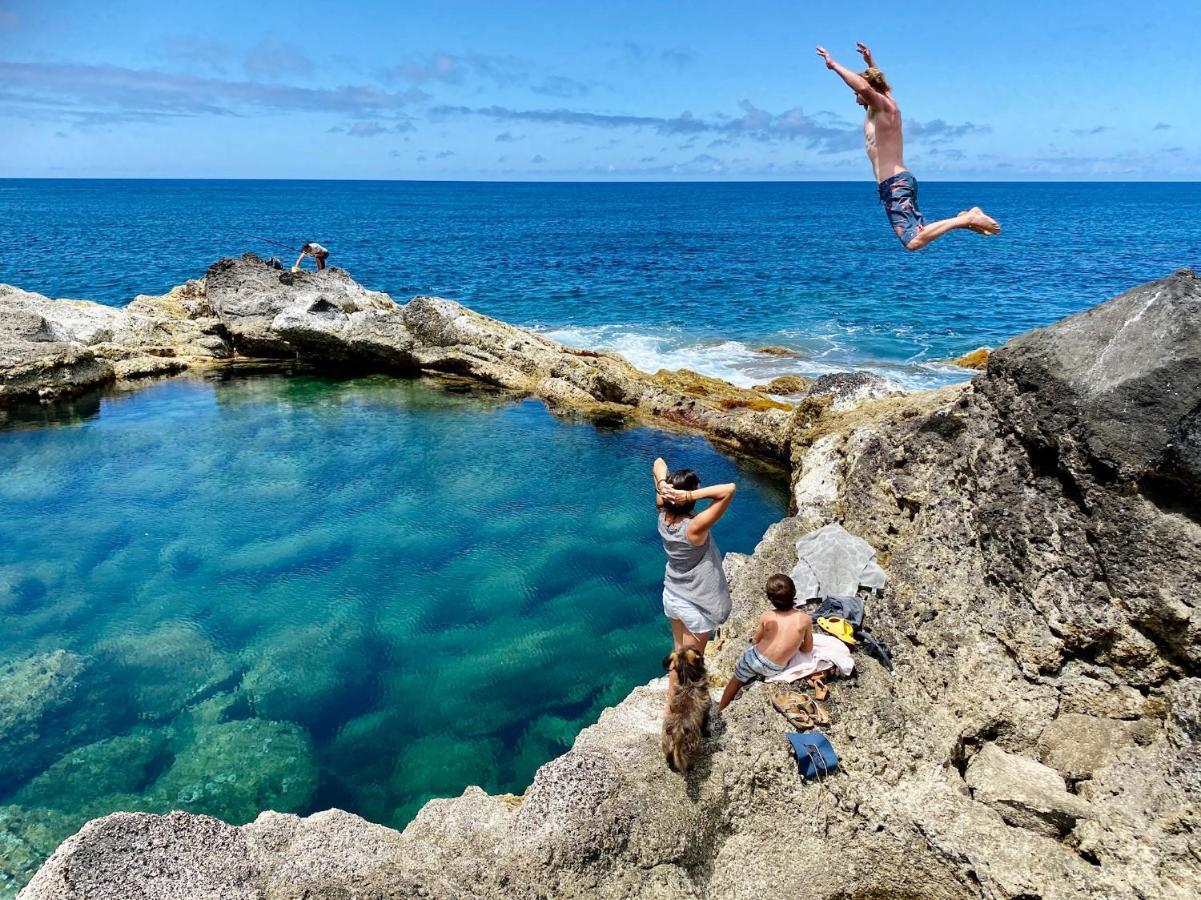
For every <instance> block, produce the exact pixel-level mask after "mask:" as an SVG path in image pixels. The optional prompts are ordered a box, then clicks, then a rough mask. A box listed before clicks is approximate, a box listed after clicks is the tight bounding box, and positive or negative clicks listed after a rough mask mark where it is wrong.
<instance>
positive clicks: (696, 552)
mask: <svg viewBox="0 0 1201 900" xmlns="http://www.w3.org/2000/svg"><path fill="white" fill-rule="evenodd" d="M651 471H652V473H653V475H654V479H655V506H656V507H657V508H658V510H659V516H658V519H659V537H660V539H661V540H662V541H663V552H664V553H666V554H667V568H666V570H665V571H664V574H663V614H664V615H665V616H667V618H668V621H670V622H671V638H672V649H673V650H682V649H684V648H685V647H692V648H693V649H695V650H696V651H697V652H698V653H700V654H702V655H703V654H704V652H705V645H706V644H707V643H709V638H710V637H711V636H712V634H713V631H714V630H715V629H716V628H717V627H718V626H719V625H721V624H722V623H723V622H725V621H726V619H728V618H729V617H730V586H729V584H727V583H726V573H725V572H724V571H723V570H722V567H721V552H720V551H719V550H718V549H717V544H716V542H715V541H714V540H713V536H712V535H711V534H710V533H709V532H710V530H711V529H712V528H713V526H714V525H716V524H717V522H718V520H720V519H721V517H722V516H723V515H725V512H726V510H727V509H729V508H730V501H732V500H733V499H734V492H735V490H737V485H734V484H713V485H710V486H709V487H704V488H703V487H701V480H700V478H699V476H697V474H696V473H695V472H693V471H692V470H691V469H679V470H678V471H676V472H672V473H670V474H669V473H668V470H667V463H666V462H664V461H663V460H662V459H656V460H655V464H654V466H653V467H652V469H651ZM698 500H712V501H713V502H712V503H710V504H709V505H708V506H707V507H706V508H705V509H703V510H701V511H700V512H699V513H695V514H694V511H695V508H696V504H697V501H698ZM675 685H676V675H675V672H674V671H673V672H669V673H668V679H667V691H668V705H669V707H670V703H671V694H672V692H673V691H674V690H675Z"/></svg>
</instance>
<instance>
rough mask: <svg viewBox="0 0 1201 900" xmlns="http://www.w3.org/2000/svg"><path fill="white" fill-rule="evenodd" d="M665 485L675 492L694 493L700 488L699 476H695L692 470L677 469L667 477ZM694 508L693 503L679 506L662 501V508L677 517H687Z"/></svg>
mask: <svg viewBox="0 0 1201 900" xmlns="http://www.w3.org/2000/svg"><path fill="white" fill-rule="evenodd" d="M667 483H668V484H670V485H671V486H672V487H673V488H675V489H676V490H677V491H695V490H696V489H697V488H699V487H700V486H701V476H699V475H697V474H696V472H694V471H692V469H677V470H676V471H674V472H672V473H671V474H670V475H668V476H667ZM695 506H696V502H695V501H694V502H692V503H679V504H676V503H668V502H667V501H666V500H664V501H663V508H664V509H666V510H667V511H668V512H670V513H672V514H674V515H677V516H686V515H688V514H689V513H690V512H692V510H693V508H694V507H695Z"/></svg>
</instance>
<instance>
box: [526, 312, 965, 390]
mask: <svg viewBox="0 0 1201 900" xmlns="http://www.w3.org/2000/svg"><path fill="white" fill-rule="evenodd" d="M543 333H544V334H546V336H547V337H549V338H552V339H554V340H556V341H560V342H562V343H564V344H567V345H568V346H571V347H582V348H587V349H591V350H607V351H612V352H615V353H620V354H621V355H622V356H624V357H625V358H626V359H627V360H628V361H629V362H630V363H631V364H632V365H634V366H637V367H638V368H639V369H642V370H643V371H646V372H656V371H658V370H659V369H691V370H692V371H694V372H700V373H701V374H702V375H711V376H713V377H715V378H723V379H725V380H726V381H729V382H730V383H731V384H736V385H739V386H740V387H751V386H752V385H756V384H763V383H765V382H767V381H770V380H771V379H773V378H775V377H777V376H779V375H805V376H808V377H810V378H816V377H820V376H822V375H828V374H830V373H832V372H847V371H851V370H865V371H869V372H876V373H877V374H880V375H883V376H885V377H886V378H891V379H892V380H893V381H896V382H897V383H898V384H900V385H901V386H902V387H904V388H905V389H906V390H923V389H927V388H933V387H940V386H942V385H947V384H954V383H956V382H960V381H966V380H967V379H968V378H970V377H971V376H972V375H973V374H974V373H973V372H971V371H970V370H968V369H962V368H960V367H958V366H954V365H951V364H950V363H947V362H941V361H935V360H928V359H921V358H912V359H909V360H906V361H904V362H891V361H887V360H880V359H872V358H870V357H868V356H866V355H864V354H863V353H862V352H859V351H857V350H856V348H855V347H854V346H853V342H852V341H851V340H848V339H847V338H848V337H849V336H850V335H851V334H852V333H853V328H847V329H844V330H843V333H842V334H838V333H834V334H829V333H827V334H822V335H809V336H807V339H806V340H805V342H804V343H805V345H806V346H798V343H799V342H796V341H790V342H789V344H788V345H786V346H788V347H789V349H791V350H793V352H794V355H791V356H777V355H773V354H768V353H761V352H759V351H757V350H756V349H755V346H758V345H755V346H752V345H749V344H745V343H742V342H741V341H715V340H709V341H706V340H697V339H696V338H695V337H690V336H688V335H686V334H684V333H682V332H681V331H680V330H679V329H675V328H670V327H668V328H663V329H660V330H659V331H657V332H654V333H650V332H647V331H646V330H640V329H638V328H635V327H634V326H629V325H593V326H575V327H565V328H551V329H545V330H544V331H543Z"/></svg>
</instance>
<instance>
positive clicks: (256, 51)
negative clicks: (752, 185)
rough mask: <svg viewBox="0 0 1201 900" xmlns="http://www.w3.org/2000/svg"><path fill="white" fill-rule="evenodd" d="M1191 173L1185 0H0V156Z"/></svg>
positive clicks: (1148, 176)
mask: <svg viewBox="0 0 1201 900" xmlns="http://www.w3.org/2000/svg"><path fill="white" fill-rule="evenodd" d="M856 39H862V40H864V41H866V42H867V43H868V44H869V45H871V47H872V49H873V50H874V51H875V54H876V58H877V62H878V63H879V64H880V66H881V67H882V68H883V69H884V70H885V72H886V73H887V74H888V76H889V78H890V80H891V81H892V83H893V87H894V92H895V95H896V97H897V99H898V100H899V102H900V104H901V108H902V110H903V112H904V114H905V117H906V120H907V122H908V135H907V140H908V145H907V146H908V152H907V161H908V163H909V166H910V168H912V169H913V170H914V171H915V172H916V173H917V175H918V177H919V178H923V179H932V180H933V179H957V178H962V179H988V180H996V179H1006V180H1009V179H1073V180H1077V179H1083V180H1161V179H1167V180H1188V181H1193V180H1196V179H1197V171H1198V167H1199V166H1201V149H1199V148H1201V117H1198V116H1197V115H1196V104H1197V98H1196V92H1197V90H1198V88H1201V75H1199V74H1198V73H1199V72H1201V64H1198V62H1197V59H1196V53H1197V48H1198V46H1199V45H1201V3H1198V2H1196V0H1188V2H1183V0H1182V2H1170V3H1169V2H1159V0H1143V2H1139V3H1126V2H1117V0H1074V2H1071V3H1067V2H1060V3H1055V2H1047V0H1043V2H1027V0H1018V2H1013V0H1010V2H1001V3H974V2H942V3H933V2H913V3H908V4H899V3H895V4H884V3H872V2H858V3H840V4H833V3H803V2H796V0H793V2H788V3H784V2H754V0H744V2H741V3H737V4H735V3H729V2H708V0H692V2H687V3H685V2H677V3H648V2H645V0H643V2H626V0H609V2H606V3H596V2H589V3H584V2H573V0H557V2H529V3H516V2H512V3H510V2H495V0H494V2H457V0H441V2H382V0H370V2H344V3H322V2H317V0H305V2H292V3H286V4H285V3H275V2H266V3H257V2H247V0H240V2H228V0H206V2H203V3H199V2H186V0H185V2H164V0H157V2H141V0H131V2H124V0H108V2H105V3H99V2H96V0H89V2H55V0H37V2H30V0H0V134H3V135H4V140H3V142H2V143H3V147H4V150H3V153H0V177H4V176H8V177H24V176H34V177H42V176H44V177H197V178H221V177H234V178H405V179H489V180H492V179H502V180H504V179H511V180H530V179H536V180H543V179H546V180H553V179H583V180H642V179H648V180H677V179H678V180H683V179H718V180H743V179H802V180H803V179H830V178H833V179H859V178H869V177H870V172H869V169H868V166H867V162H866V160H865V159H864V157H863V151H862V138H861V134H860V113H859V110H858V108H857V107H855V105H854V103H853V97H852V95H851V94H850V92H849V91H848V90H847V89H846V88H845V87H843V85H842V84H841V82H839V81H838V79H837V78H836V77H835V76H834V74H833V73H831V72H828V71H826V69H825V68H824V67H823V66H822V64H821V62H820V61H819V60H818V58H817V57H816V56H815V55H814V52H813V47H814V45H815V44H818V43H821V44H824V45H825V46H826V47H827V48H828V49H829V50H830V51H831V52H833V53H834V55H835V56H836V57H837V58H839V59H840V61H842V62H844V63H846V64H847V65H850V66H856V67H857V66H858V63H859V60H858V57H857V56H856V55H855V53H854V47H855V41H856Z"/></svg>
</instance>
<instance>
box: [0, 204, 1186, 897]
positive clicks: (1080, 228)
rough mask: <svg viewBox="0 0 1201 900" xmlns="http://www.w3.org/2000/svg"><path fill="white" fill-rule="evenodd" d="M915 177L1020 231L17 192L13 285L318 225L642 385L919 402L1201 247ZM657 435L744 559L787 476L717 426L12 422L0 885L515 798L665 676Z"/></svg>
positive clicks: (194, 402) (246, 378) (150, 419)
mask: <svg viewBox="0 0 1201 900" xmlns="http://www.w3.org/2000/svg"><path fill="white" fill-rule="evenodd" d="M923 198H924V205H925V206H926V207H927V211H928V212H929V213H931V214H938V213H944V212H954V211H956V210H958V209H959V208H962V207H963V206H966V205H970V204H979V205H981V206H983V207H984V208H985V209H986V210H988V211H989V212H990V213H992V214H993V215H994V216H995V217H997V218H998V219H999V220H1000V221H1001V222H1002V224H1003V226H1004V228H1005V232H1004V234H1003V235H1002V236H1001V237H999V238H983V237H979V236H976V235H972V234H958V235H952V236H951V237H949V238H947V239H946V240H944V241H941V242H939V243H938V244H936V245H934V246H933V247H932V248H931V249H928V250H926V251H923V252H922V253H919V254H907V253H906V252H905V251H903V250H902V249H901V248H900V246H899V244H898V242H897V241H896V239H895V238H894V237H893V236H892V233H891V231H890V230H889V228H888V225H887V223H886V222H885V219H884V215H883V213H882V211H881V210H880V208H879V207H878V205H877V204H876V202H875V198H874V194H873V190H872V186H871V185H870V184H670V185H669V184H639V185H592V184H428V183H426V184H411V183H371V184H368V183H345V182H324V183H316V182H295V183H288V182H277V183H265V182H211V181H199V182H155V181H131V182H111V181H110V182H93V181H61V182H37V181H0V221H2V222H3V228H0V282H7V283H11V284H15V285H18V286H20V287H22V288H26V289H28V290H32V291H37V292H39V293H42V294H46V295H49V296H52V297H75V298H87V299H92V300H98V301H101V302H104V303H110V304H117V305H119V304H122V303H125V302H127V301H128V300H130V299H131V298H132V297H133V296H135V295H136V294H138V293H160V292H163V291H165V290H167V289H168V288H170V287H172V286H173V285H176V284H179V283H181V282H183V281H184V280H186V279H188V278H192V277H197V276H200V275H202V274H203V273H204V271H205V269H206V268H207V266H208V265H209V264H211V263H212V262H213V261H214V260H215V259H217V258H218V257H220V256H222V255H235V254H240V253H242V252H245V251H247V250H253V251H256V252H258V253H260V254H261V255H271V254H273V253H277V254H278V255H279V256H281V257H282V258H283V259H284V262H285V263H287V264H289V265H290V264H291V263H292V262H293V260H294V258H295V256H294V254H293V255H291V256H289V255H288V253H287V251H285V250H284V249H283V248H279V247H275V246H273V245H272V244H270V243H267V242H266V240H270V241H281V242H285V243H288V244H289V245H294V246H299V244H300V243H301V242H303V241H306V240H317V241H320V242H321V243H322V244H324V245H325V246H327V247H328V248H329V249H330V250H331V252H332V257H331V262H332V263H334V264H336V265H339V266H342V267H345V268H346V269H348V270H349V271H350V272H351V273H352V274H353V275H354V277H356V278H357V279H358V280H359V281H360V282H362V283H363V284H365V285H367V286H368V287H371V288H375V289H380V290H384V291H387V292H388V293H390V294H392V296H393V297H395V298H396V299H398V300H401V301H403V300H406V299H407V298H408V297H410V296H412V295H414V294H427V293H433V294H441V295H443V296H448V297H453V298H455V299H458V300H461V301H463V302H464V303H466V304H468V305H470V306H472V307H474V308H475V309H478V310H480V311H482V312H485V313H489V314H491V315H495V316H498V317H500V318H503V319H506V320H508V321H511V322H515V323H518V324H522V325H527V326H532V327H536V328H539V329H541V330H544V331H546V332H548V333H550V334H552V335H553V336H555V337H558V338H560V339H562V340H565V341H568V342H571V343H575V344H579V345H587V346H594V347H606V348H613V349H617V350H620V351H622V352H624V353H626V354H627V355H628V356H629V358H630V359H631V361H632V362H634V363H635V364H637V365H639V366H641V367H643V368H647V369H655V368H658V367H660V366H672V367H679V366H687V367H689V368H693V369H697V370H700V371H702V372H707V373H710V374H715V375H719V376H724V377H727V378H730V379H732V380H735V381H738V382H740V383H744V384H745V383H754V382H755V381H758V380H761V379H766V378H768V377H770V376H772V375H775V374H782V373H784V372H790V371H791V372H801V373H805V374H817V373H821V372H826V371H832V370H837V369H845V368H855V367H870V368H873V369H875V370H877V371H880V372H883V373H886V374H888V375H890V376H892V377H894V378H896V379H897V380H899V381H901V382H903V383H904V384H906V385H908V386H911V387H916V386H923V385H933V384H939V383H944V382H947V381H953V380H958V379H962V378H964V377H966V376H967V374H968V373H966V372H965V371H963V370H959V369H956V368H954V367H952V366H949V365H948V364H947V362H946V360H947V359H948V358H949V357H953V356H955V355H957V354H959V353H962V352H964V351H966V350H970V349H973V348H975V347H976V346H979V345H981V344H987V345H997V344H999V343H1001V342H1003V341H1004V340H1005V339H1007V338H1008V337H1010V336H1012V335H1014V334H1017V333H1019V332H1021V331H1023V330H1025V329H1027V328H1030V327H1032V326H1036V325H1042V324H1046V323H1049V322H1051V321H1053V320H1055V319H1057V318H1059V317H1061V316H1063V315H1066V314H1068V313H1071V312H1074V311H1076V310H1079V309H1082V308H1084V307H1087V306H1089V305H1091V304H1093V303H1096V302H1099V301H1101V300H1103V299H1105V298H1107V297H1109V296H1111V295H1113V294H1115V293H1118V292H1120V291H1121V290H1123V289H1125V288H1127V287H1130V286H1132V285H1134V284H1137V283H1139V282H1142V281H1144V280H1147V279H1151V278H1155V277H1158V276H1161V275H1163V274H1166V273H1168V272H1170V271H1172V270H1173V269H1175V268H1178V267H1180V266H1184V265H1188V264H1194V265H1195V264H1197V263H1198V262H1201V228H1199V227H1198V225H1197V224H1196V215H1197V213H1198V211H1199V210H1201V186H1199V185H1196V184H1190V185H1029V184H1026V185H1012V184H959V185H957V184H931V185H927V186H925V187H924V188H923ZM264 239H266V240H264ZM766 344H772V345H784V346H786V347H788V348H791V349H792V350H793V351H794V353H793V355H791V356H782V357H781V356H774V355H765V354H761V353H757V352H755V348H756V347H758V346H761V345H766ZM657 455H663V456H665V457H666V458H667V459H668V462H669V463H670V464H671V465H673V466H683V465H687V466H691V467H693V468H695V469H697V470H698V471H699V472H700V473H701V475H702V477H703V479H704V480H705V481H706V482H713V481H727V480H737V481H738V482H739V485H740V489H739V492H738V495H737V497H736V499H735V501H734V504H733V506H732V507H731V510H730V512H729V513H728V515H727V516H726V518H725V519H724V520H723V521H722V522H721V523H720V525H719V526H718V528H717V530H716V532H715V533H716V535H717V538H718V542H719V545H720V546H721V547H722V549H723V550H725V551H739V552H744V553H746V552H750V551H752V550H753V549H754V546H755V544H756V543H757V541H758V540H759V538H760V536H761V535H762V533H763V531H764V530H765V528H766V527H767V526H768V525H769V524H770V523H771V522H773V521H775V520H776V519H778V518H780V517H781V516H782V515H784V514H785V512H786V508H787V498H786V486H785V483H784V479H783V477H782V475H781V473H779V472H772V471H767V470H763V469H761V468H758V467H756V466H754V465H752V464H751V463H749V462H747V461H745V460H736V459H732V458H730V457H727V456H724V455H722V454H721V453H719V452H718V451H716V450H715V449H714V448H713V447H712V446H710V445H709V444H708V443H707V442H706V441H704V440H703V439H701V438H699V437H695V436H687V435H679V434H672V433H667V432H661V431H657V430H654V429H649V428H615V427H611V426H607V425H599V424H595V423H590V422H587V421H583V420H578V419H574V418H571V417H561V416H554V415H552V414H551V413H550V412H548V410H547V409H546V408H545V407H544V406H543V405H542V404H540V403H538V402H535V401H517V400H513V399H511V398H506V397H503V396H499V395H489V394H480V393H475V392H472V393H463V392H462V391H461V390H459V391H455V390H451V389H450V388H448V387H447V386H445V385H440V384H439V383H436V382H432V381H427V380H423V379H418V380H403V379H395V378H390V377H371V378H358V379H325V378H316V377H312V376H306V375H285V374H261V373H259V374H255V373H250V372H240V371H225V372H223V373H218V374H214V375H210V376H208V377H199V376H185V377H181V378H176V379H167V380H163V381H158V382H154V383H151V384H150V385H148V386H146V387H143V388H141V389H137V390H132V391H110V392H106V393H103V394H98V395H91V396H87V397H84V398H80V399H78V400H76V401H74V402H72V403H70V404H65V405H62V406H58V407H51V408H47V409H41V410H33V411H31V410H25V411H21V412H18V413H15V414H13V413H6V414H5V416H3V417H0V897H11V896H13V895H14V894H15V892H16V890H17V889H18V888H19V887H20V885H21V884H23V883H24V882H25V881H26V880H28V878H29V877H30V876H31V875H32V873H33V871H34V870H35V869H36V868H37V866H38V865H40V864H41V862H42V861H43V860H44V859H45V857H46V856H47V855H49V853H50V852H51V851H53V849H54V848H55V847H56V846H57V845H58V843H59V842H60V841H61V840H63V839H64V838H65V837H67V836H68V835H69V834H71V833H72V832H73V831H75V830H76V829H78V828H79V827H80V826H81V825H82V824H83V822H85V821H86V820H87V819H89V818H92V817H94V816H99V815H104V814H106V813H109V812H113V811H116V810H148V811H154V812H165V811H168V810H171V809H186V810H190V811H193V812H201V813H207V814H211V815H215V816H219V817H221V818H223V819H225V820H227V821H230V822H234V823H241V822H245V821H249V820H250V819H252V818H254V816H255V815H257V813H258V812H259V811H260V810H263V809H267V808H270V809H276V810H280V811H287V812H297V813H307V812H311V811H314V810H318V809H323V808H327V807H330V806H337V807H341V808H344V809H348V810H351V811H353V812H356V813H358V814H360V815H363V816H365V817H367V818H369V819H371V820H373V821H377V822H382V823H386V824H389V825H394V826H398V827H399V826H403V825H404V824H405V823H406V822H407V821H408V820H409V819H410V818H411V817H412V816H413V815H414V813H415V812H416V810H417V809H418V808H419V807H420V805H421V804H422V803H423V802H424V801H425V800H426V799H428V798H430V797H434V796H447V795H455V794H458V793H460V792H461V791H462V790H463V788H464V787H466V786H467V785H469V784H480V785H483V786H484V787H485V788H487V789H488V790H491V791H514V792H520V791H522V790H524V788H525V787H526V786H527V785H528V784H529V782H530V779H531V778H532V776H533V773H534V771H535V770H536V769H537V767H538V766H539V765H541V764H542V763H544V762H546V761H547V760H548V759H550V758H552V757H553V756H555V755H557V754H558V753H561V752H562V751H563V750H564V749H566V748H567V747H569V746H570V744H571V742H572V741H573V740H574V738H575V735H576V734H577V733H578V732H579V730H580V729H581V728H583V727H586V726H587V725H588V724H590V723H591V722H594V721H595V720H596V717H597V716H598V715H599V714H600V711H601V710H602V709H603V708H604V707H605V706H606V705H611V704H614V703H617V702H619V701H620V700H621V699H622V698H623V697H624V696H625V694H626V693H627V692H628V691H629V689H630V688H631V687H632V686H634V685H636V684H639V683H642V682H645V681H646V680H648V679H650V678H653V677H655V676H657V675H659V674H661V672H662V670H661V668H660V667H659V661H660V659H661V658H662V656H663V654H664V652H665V651H666V650H667V649H669V648H670V635H669V630H668V626H667V623H666V621H665V620H664V618H663V615H662V611H661V601H660V592H661V587H662V571H663V555H662V551H661V548H660V547H659V545H658V541H657V536H656V533H655V521H654V510H653V505H652V492H651V486H650V476H649V471H650V465H651V462H652V460H653V459H654V458H655V457H656V456H657Z"/></svg>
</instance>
